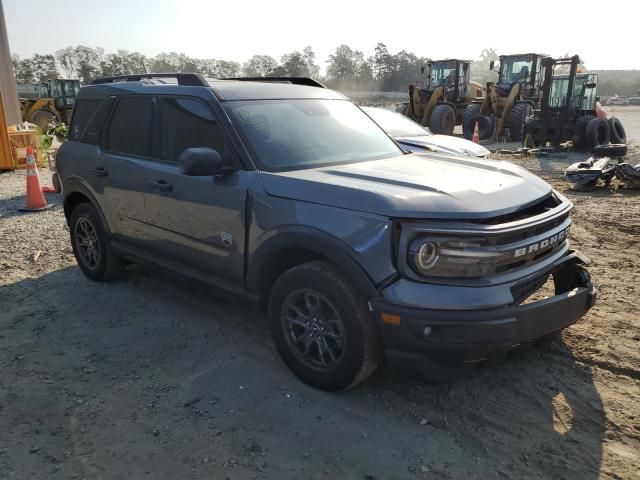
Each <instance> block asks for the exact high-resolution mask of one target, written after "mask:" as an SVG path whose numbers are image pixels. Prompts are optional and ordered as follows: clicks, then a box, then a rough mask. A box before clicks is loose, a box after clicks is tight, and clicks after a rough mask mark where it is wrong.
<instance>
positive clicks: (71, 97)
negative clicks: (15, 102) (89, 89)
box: [18, 79, 80, 132]
mask: <svg viewBox="0 0 640 480" xmlns="http://www.w3.org/2000/svg"><path fill="white" fill-rule="evenodd" d="M79 91H80V81H78V80H63V79H55V80H47V81H46V82H42V83H38V84H31V85H18V96H19V97H20V111H21V113H22V120H23V121H25V122H29V123H33V124H35V125H37V126H38V127H40V129H41V130H42V131H45V132H46V131H47V130H48V129H49V124H50V123H60V122H64V123H66V124H67V125H68V124H69V121H70V120H71V111H72V110H73V104H74V103H75V100H76V96H77V95H78V92H79Z"/></svg>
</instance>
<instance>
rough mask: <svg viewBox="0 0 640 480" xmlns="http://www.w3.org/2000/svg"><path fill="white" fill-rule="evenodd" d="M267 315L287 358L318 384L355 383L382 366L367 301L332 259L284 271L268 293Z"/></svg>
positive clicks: (305, 377)
mask: <svg viewBox="0 0 640 480" xmlns="http://www.w3.org/2000/svg"><path fill="white" fill-rule="evenodd" d="M332 319H333V320H334V321H329V320H332ZM269 321H270V324H271V333H272V335H273V339H274V342H275V344H276V347H277V349H278V352H279V353H280V356H281V357H282V359H283V361H284V362H285V363H286V364H287V366H288V367H289V368H290V369H291V371H292V372H293V373H295V374H296V375H297V376H298V377H299V378H300V379H301V380H302V381H303V382H305V383H308V384H309V385H312V386H314V387H316V388H319V389H322V390H328V391H336V390H344V389H348V388H351V387H353V386H355V385H357V384H358V383H360V382H362V381H363V380H365V379H366V378H367V377H368V376H369V375H371V374H372V373H373V372H374V371H375V369H376V368H377V367H378V364H379V361H378V359H379V358H380V356H381V343H380V339H379V337H378V332H377V329H376V325H375V323H374V320H373V318H371V315H370V313H369V310H368V309H367V302H366V300H365V299H364V298H362V296H361V295H359V294H358V293H357V292H356V290H355V289H354V288H353V286H352V285H351V283H350V282H349V281H348V280H347V278H346V277H345V275H344V274H343V273H342V272H341V271H340V270H339V269H338V268H336V267H335V266H334V265H333V264H331V263H329V262H326V261H313V262H309V263H304V264H302V265H298V266H296V267H293V268H292V269H290V270H287V271H286V272H285V273H283V274H282V275H281V276H280V278H278V280H277V281H276V283H275V285H274V286H273V289H272V290H271V294H270V296H269ZM323 331H324V332H325V333H323ZM314 336H315V337H314ZM321 349H322V352H321ZM325 349H326V350H325ZM329 350H330V351H331V352H332V354H331V355H330V354H329V353H328V351H329ZM305 352H306V353H305Z"/></svg>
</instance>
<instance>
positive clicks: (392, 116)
mask: <svg viewBox="0 0 640 480" xmlns="http://www.w3.org/2000/svg"><path fill="white" fill-rule="evenodd" d="M362 110H363V111H364V112H365V113H366V114H367V115H369V117H371V119H372V120H373V121H374V122H376V123H377V124H378V125H379V126H380V128H382V129H383V130H384V131H385V132H387V133H388V134H389V136H391V137H393V139H394V140H395V141H396V142H398V143H399V144H400V145H401V146H402V147H403V148H404V149H405V150H408V151H410V152H424V151H431V152H440V153H449V154H456V155H466V156H469V157H477V158H489V155H490V153H491V152H490V151H489V150H487V149H486V148H485V147H483V146H482V145H478V144H477V143H473V142H470V141H469V140H465V139H464V138H459V137H452V136H450V135H436V134H434V133H432V132H431V131H430V130H429V129H428V128H425V127H423V126H421V125H419V124H417V123H416V122H414V121H413V120H411V119H409V118H407V117H405V116H404V115H402V114H400V113H396V112H392V111H391V110H386V109H384V108H378V107H362Z"/></svg>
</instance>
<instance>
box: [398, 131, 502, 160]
mask: <svg viewBox="0 0 640 480" xmlns="http://www.w3.org/2000/svg"><path fill="white" fill-rule="evenodd" d="M394 140H395V141H396V142H398V143H399V144H401V145H402V146H403V147H405V148H406V149H407V150H409V151H411V152H421V151H425V150H433V149H435V150H436V151H438V152H442V153H450V154H454V155H455V154H457V155H468V156H470V157H478V158H488V157H489V155H490V154H491V152H490V151H489V150H487V149H486V148H485V147H483V146H482V145H478V144H477V143H473V142H470V141H469V140H466V139H464V138H459V137H452V136H450V135H424V136H419V137H394Z"/></svg>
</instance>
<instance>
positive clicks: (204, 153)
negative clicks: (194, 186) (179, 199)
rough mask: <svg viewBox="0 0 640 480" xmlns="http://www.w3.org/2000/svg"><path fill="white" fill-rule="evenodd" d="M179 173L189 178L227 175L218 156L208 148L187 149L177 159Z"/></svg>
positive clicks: (227, 171) (227, 170) (226, 170)
mask: <svg viewBox="0 0 640 480" xmlns="http://www.w3.org/2000/svg"><path fill="white" fill-rule="evenodd" d="M178 164H179V165H180V171H181V172H182V174H183V175H188V176H191V177H209V176H212V175H224V174H226V173H229V169H227V168H225V166H224V163H223V161H222V157H221V156H220V154H219V153H218V152H217V151H216V150H214V149H213V148H209V147H198V148H187V149H186V150H185V151H184V152H182V154H181V155H180V157H179V158H178Z"/></svg>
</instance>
